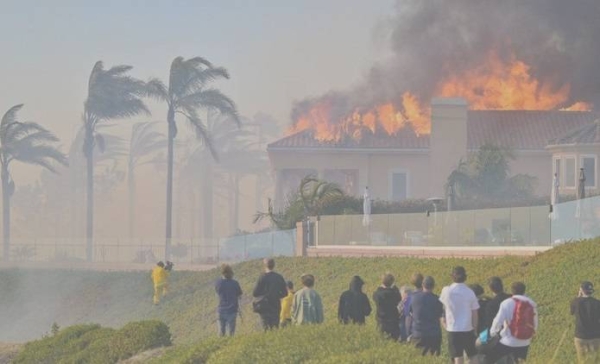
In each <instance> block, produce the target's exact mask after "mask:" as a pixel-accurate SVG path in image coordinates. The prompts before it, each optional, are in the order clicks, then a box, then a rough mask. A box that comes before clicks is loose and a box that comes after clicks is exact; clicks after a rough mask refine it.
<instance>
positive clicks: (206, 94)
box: [147, 57, 240, 259]
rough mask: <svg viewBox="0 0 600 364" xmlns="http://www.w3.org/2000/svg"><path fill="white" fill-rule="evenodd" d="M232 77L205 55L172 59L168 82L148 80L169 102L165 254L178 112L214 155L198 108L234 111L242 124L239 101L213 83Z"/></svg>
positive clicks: (158, 96)
mask: <svg viewBox="0 0 600 364" xmlns="http://www.w3.org/2000/svg"><path fill="white" fill-rule="evenodd" d="M221 78H225V79H228V78H229V73H228V72H227V70H226V69H225V68H222V67H215V66H213V65H212V64H211V63H210V62H209V61H207V60H206V59H204V58H201V57H194V58H190V59H187V60H186V59H184V58H183V57H177V58H175V59H174V60H173V62H172V63H171V69H170V73H169V83H168V86H167V85H165V84H164V83H163V82H162V81H160V80H158V79H152V80H150V81H149V82H148V84H147V86H148V94H149V95H150V96H153V97H155V98H156V99H158V100H160V101H163V102H165V103H166V104H167V109H168V110H167V124H168V146H167V211H166V228H165V230H166V231H165V258H166V259H168V258H169V255H170V249H171V237H172V214H173V146H174V141H175V136H176V135H177V125H176V120H175V116H176V115H179V116H181V117H183V118H184V119H185V120H186V121H187V122H188V123H189V124H190V125H191V126H192V128H193V129H194V131H195V132H196V136H197V137H198V138H199V139H201V140H203V141H204V142H205V143H206V145H207V147H208V148H209V150H210V152H211V154H212V157H213V158H214V159H217V152H216V150H215V147H214V145H213V142H212V140H211V136H210V134H209V133H208V131H207V129H206V126H205V125H204V122H203V121H202V120H201V118H200V116H199V115H198V112H199V111H200V110H201V109H206V110H216V111H218V112H220V113H221V114H226V115H230V116H231V117H232V118H231V120H233V121H234V122H235V123H236V124H238V125H239V124H240V121H239V118H238V113H237V109H236V106H235V103H234V102H233V101H232V100H231V99H230V98H229V97H227V96H225V95H224V94H223V93H222V92H221V91H219V90H217V89H215V88H212V87H210V83H211V82H213V81H215V80H218V79H221Z"/></svg>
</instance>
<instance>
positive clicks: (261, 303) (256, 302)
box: [252, 295, 269, 314]
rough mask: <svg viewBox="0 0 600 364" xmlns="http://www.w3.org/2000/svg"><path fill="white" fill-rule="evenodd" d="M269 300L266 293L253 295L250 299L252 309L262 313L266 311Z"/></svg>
mask: <svg viewBox="0 0 600 364" xmlns="http://www.w3.org/2000/svg"><path fill="white" fill-rule="evenodd" d="M268 306H269V300H268V298H267V296H266V295H264V296H258V297H255V298H254V299H253V300H252V311H254V312H256V313H259V314H262V313H266V312H267V311H268V309H269V307H268Z"/></svg>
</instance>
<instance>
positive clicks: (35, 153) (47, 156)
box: [12, 144, 67, 172]
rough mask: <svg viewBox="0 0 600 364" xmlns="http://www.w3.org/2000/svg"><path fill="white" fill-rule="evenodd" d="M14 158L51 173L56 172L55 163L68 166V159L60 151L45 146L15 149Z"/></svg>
mask: <svg viewBox="0 0 600 364" xmlns="http://www.w3.org/2000/svg"><path fill="white" fill-rule="evenodd" d="M12 157H13V159H14V160H18V161H20V162H24V163H29V164H37V165H40V166H42V167H44V168H46V169H48V170H49V171H51V172H56V169H55V165H54V164H53V162H54V163H58V164H62V165H65V166H66V165H67V157H66V156H65V155H64V154H63V153H62V152H61V151H60V150H58V149H57V148H55V147H53V146H50V145H45V144H41V145H35V146H28V147H27V148H19V149H15V150H14V152H13V154H12Z"/></svg>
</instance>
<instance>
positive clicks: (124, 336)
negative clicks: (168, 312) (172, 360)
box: [110, 320, 171, 360]
mask: <svg viewBox="0 0 600 364" xmlns="http://www.w3.org/2000/svg"><path fill="white" fill-rule="evenodd" d="M170 345H171V333H170V332H169V328H168V327H167V325H165V324H164V323H162V322H160V321H156V320H153V321H140V322H131V323H129V324H127V325H125V326H123V328H121V329H120V330H119V331H118V332H116V333H115V335H113V337H112V338H111V340H110V352H111V357H113V358H116V359H119V360H120V359H126V358H129V357H131V356H133V355H135V354H137V353H140V352H142V351H145V350H148V349H152V348H157V347H161V346H170Z"/></svg>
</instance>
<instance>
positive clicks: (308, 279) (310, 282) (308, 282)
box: [300, 274, 315, 288]
mask: <svg viewBox="0 0 600 364" xmlns="http://www.w3.org/2000/svg"><path fill="white" fill-rule="evenodd" d="M300 280H301V281H302V284H303V285H304V286H305V287H308V288H311V287H313V286H314V285H315V276H313V275H312V274H303V275H302V277H300Z"/></svg>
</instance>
